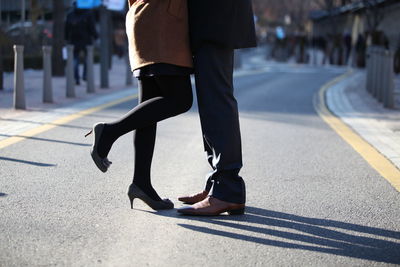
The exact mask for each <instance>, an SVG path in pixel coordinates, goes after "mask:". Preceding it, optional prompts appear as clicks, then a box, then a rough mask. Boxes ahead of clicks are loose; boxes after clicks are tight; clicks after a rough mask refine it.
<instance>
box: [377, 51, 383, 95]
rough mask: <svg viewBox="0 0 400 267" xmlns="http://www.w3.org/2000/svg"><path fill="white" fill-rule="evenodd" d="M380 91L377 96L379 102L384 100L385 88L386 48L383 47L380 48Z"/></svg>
mask: <svg viewBox="0 0 400 267" xmlns="http://www.w3.org/2000/svg"><path fill="white" fill-rule="evenodd" d="M378 75H379V80H378V91H377V96H376V98H377V99H378V101H379V102H382V101H383V90H384V88H385V87H384V86H385V50H384V49H383V48H379V69H378Z"/></svg>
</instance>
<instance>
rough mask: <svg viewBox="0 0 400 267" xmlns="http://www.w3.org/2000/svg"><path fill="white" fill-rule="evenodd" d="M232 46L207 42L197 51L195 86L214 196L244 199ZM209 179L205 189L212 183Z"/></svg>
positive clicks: (242, 200)
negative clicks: (225, 46)
mask: <svg viewBox="0 0 400 267" xmlns="http://www.w3.org/2000/svg"><path fill="white" fill-rule="evenodd" d="M233 55H234V51H233V49H228V48H222V47H218V46H215V45H211V44H207V45H204V46H203V47H201V48H200V49H199V50H198V51H197V52H196V55H195V75H196V90H197V99H198V105H199V113H200V120H201V127H202V131H203V137H204V147H205V151H206V152H207V155H208V157H209V163H210V165H211V166H212V167H213V170H214V171H213V173H212V174H211V175H210V178H209V181H211V180H212V181H214V183H213V190H212V196H213V197H215V198H217V199H220V200H223V201H226V202H231V203H245V188H244V182H243V179H242V178H241V177H240V176H239V175H238V174H239V170H240V168H241V167H242V148H241V137H240V127H239V114H238V106H237V101H236V99H235V97H234V94H233ZM210 185H211V184H210V182H208V183H207V186H206V189H208V188H209V187H210Z"/></svg>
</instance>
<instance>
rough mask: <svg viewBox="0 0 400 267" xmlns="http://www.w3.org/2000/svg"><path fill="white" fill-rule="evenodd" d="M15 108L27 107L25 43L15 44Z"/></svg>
mask: <svg viewBox="0 0 400 267" xmlns="http://www.w3.org/2000/svg"><path fill="white" fill-rule="evenodd" d="M14 108H15V109H26V102H25V82H24V46H23V45H14Z"/></svg>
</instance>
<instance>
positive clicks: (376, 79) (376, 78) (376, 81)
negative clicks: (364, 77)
mask: <svg viewBox="0 0 400 267" xmlns="http://www.w3.org/2000/svg"><path fill="white" fill-rule="evenodd" d="M373 53H374V61H373V72H372V96H373V97H375V98H376V97H377V96H378V86H379V85H378V84H379V73H378V72H379V48H377V47H374V48H373Z"/></svg>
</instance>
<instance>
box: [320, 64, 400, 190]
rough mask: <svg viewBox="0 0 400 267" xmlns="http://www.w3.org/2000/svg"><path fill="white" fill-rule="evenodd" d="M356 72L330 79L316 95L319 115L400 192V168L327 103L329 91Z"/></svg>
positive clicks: (348, 72)
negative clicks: (335, 112)
mask: <svg viewBox="0 0 400 267" xmlns="http://www.w3.org/2000/svg"><path fill="white" fill-rule="evenodd" d="M353 73H354V71H353V70H349V71H347V72H346V73H345V74H343V75H341V76H339V77H336V78H335V79H333V80H331V81H329V82H328V83H326V84H325V85H324V86H322V87H321V89H320V90H319V91H318V93H317V94H316V95H315V96H314V101H313V102H314V108H315V110H316V111H317V113H318V115H319V116H320V117H321V118H322V119H323V120H324V121H325V122H326V123H327V124H328V125H329V126H330V127H331V128H332V129H333V130H334V131H335V132H336V133H337V134H338V135H339V136H340V137H341V138H342V139H343V140H345V141H346V142H347V143H348V144H349V145H350V146H351V147H352V148H353V149H354V150H355V151H357V152H358V153H359V154H360V155H361V156H362V157H363V158H364V159H365V160H366V161H367V162H368V164H369V165H370V166H371V167H373V168H374V169H375V170H376V171H377V172H378V173H379V174H380V175H381V176H382V177H383V178H385V179H386V180H387V181H388V182H389V183H390V184H391V185H392V186H393V187H394V188H395V189H396V190H397V191H399V192H400V170H399V169H398V168H397V167H396V166H395V164H393V163H392V162H391V161H390V160H389V159H388V158H387V157H386V156H385V155H384V154H382V153H381V152H380V151H379V150H378V149H377V148H375V147H374V146H372V145H371V144H370V143H369V142H367V141H366V140H365V139H364V138H363V137H362V136H361V135H360V134H358V133H357V132H356V131H355V130H354V129H353V128H352V127H351V125H347V124H346V123H345V122H344V121H343V119H342V118H340V117H339V116H337V115H336V114H334V112H332V111H331V109H330V108H329V107H328V105H327V92H328V90H330V89H331V88H332V87H333V86H336V85H338V84H339V83H340V82H342V81H344V80H345V79H346V78H348V77H350V76H351V75H352V74H353Z"/></svg>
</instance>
